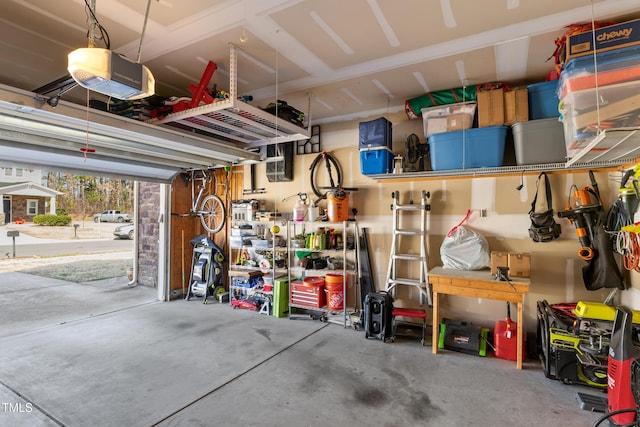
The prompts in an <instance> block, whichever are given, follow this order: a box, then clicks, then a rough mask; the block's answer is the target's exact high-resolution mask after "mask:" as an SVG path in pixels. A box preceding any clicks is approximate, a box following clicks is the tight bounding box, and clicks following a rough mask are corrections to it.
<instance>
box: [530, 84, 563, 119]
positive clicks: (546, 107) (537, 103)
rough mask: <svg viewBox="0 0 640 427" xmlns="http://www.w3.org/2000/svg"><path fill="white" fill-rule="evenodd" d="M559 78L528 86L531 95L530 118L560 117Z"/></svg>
mask: <svg viewBox="0 0 640 427" xmlns="http://www.w3.org/2000/svg"><path fill="white" fill-rule="evenodd" d="M557 88H558V80H549V81H548V82H542V83H535V84H532V85H529V86H527V92H528V95H529V120H539V119H549V118H551V117H560V113H559V112H558V104H559V103H560V100H559V99H558V93H557Z"/></svg>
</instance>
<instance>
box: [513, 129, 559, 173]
mask: <svg viewBox="0 0 640 427" xmlns="http://www.w3.org/2000/svg"><path fill="white" fill-rule="evenodd" d="M511 129H512V131H513V145H514V149H515V154H516V163H517V164H518V165H535V164H544V163H563V162H565V161H566V160H567V148H566V146H565V142H564V129H563V126H562V122H561V121H559V120H558V119H557V118H551V119H541V120H530V121H528V122H519V123H514V124H513V126H511Z"/></svg>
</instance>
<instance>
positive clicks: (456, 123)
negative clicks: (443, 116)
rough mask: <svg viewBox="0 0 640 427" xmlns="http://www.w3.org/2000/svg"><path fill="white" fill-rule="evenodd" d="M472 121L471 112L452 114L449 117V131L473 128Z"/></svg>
mask: <svg viewBox="0 0 640 427" xmlns="http://www.w3.org/2000/svg"><path fill="white" fill-rule="evenodd" d="M472 121H473V118H472V117H471V116H470V115H469V114H452V115H450V116H448V117H447V132H453V131H455V130H465V129H471V125H472Z"/></svg>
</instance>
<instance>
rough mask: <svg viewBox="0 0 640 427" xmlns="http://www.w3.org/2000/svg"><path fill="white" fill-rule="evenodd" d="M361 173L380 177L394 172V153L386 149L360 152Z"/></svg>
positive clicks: (371, 149)
mask: <svg viewBox="0 0 640 427" xmlns="http://www.w3.org/2000/svg"><path fill="white" fill-rule="evenodd" d="M360 172H361V173H362V174H363V175H378V174H381V173H392V172H393V153H392V152H391V150H389V149H388V148H386V147H378V148H370V149H368V150H360Z"/></svg>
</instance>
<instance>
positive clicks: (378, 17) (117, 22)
mask: <svg viewBox="0 0 640 427" xmlns="http://www.w3.org/2000/svg"><path fill="white" fill-rule="evenodd" d="M146 7H147V0H97V7H96V15H97V17H98V20H99V22H100V24H101V25H102V26H103V27H104V28H105V29H106V31H107V32H108V34H109V36H110V41H111V49H112V50H114V51H116V52H118V53H121V54H124V55H126V56H127V57H128V58H131V59H133V60H135V59H136V58H137V56H138V50H139V48H140V49H141V51H140V52H141V57H140V60H141V62H142V63H143V64H145V65H146V66H147V67H149V69H150V70H151V72H152V73H153V75H154V76H155V78H156V92H157V93H158V94H159V95H163V96H189V95H190V94H189V92H188V91H187V88H188V86H189V85H190V84H192V83H197V82H198V81H199V79H200V76H201V74H202V72H203V71H204V67H205V65H206V63H207V61H209V60H211V61H213V62H215V63H216V64H217V65H218V70H217V71H216V72H215V74H214V76H213V79H212V81H211V85H213V84H214V83H215V84H216V85H217V88H218V89H225V90H228V87H229V69H230V61H229V43H233V44H235V45H237V46H238V47H239V48H240V50H241V52H243V53H246V55H244V54H241V55H239V59H238V67H237V75H238V94H239V95H252V96H253V97H254V101H253V104H254V105H256V106H258V107H263V106H265V105H267V104H268V103H270V102H273V101H274V100H275V99H283V100H285V101H287V102H288V103H289V104H290V105H292V106H294V107H296V108H298V109H300V110H303V111H307V110H309V113H310V117H311V122H312V124H322V123H328V122H335V121H342V120H357V119H360V118H365V117H370V116H373V115H383V114H385V113H391V112H398V111H402V110H403V108H404V103H405V101H406V100H407V99H411V98H414V97H418V96H420V95H422V94H424V93H426V92H428V91H437V90H442V89H448V88H453V87H459V86H463V85H475V84H481V83H486V82H493V81H501V82H506V83H508V84H509V85H511V86H515V85H520V84H528V83H534V82H539V81H543V80H544V79H545V76H546V75H547V73H548V72H549V71H550V70H551V69H552V68H553V62H552V61H549V60H548V58H549V57H550V56H551V55H552V53H553V51H554V49H555V43H554V42H555V40H556V38H558V37H560V36H561V35H562V34H563V33H564V32H565V29H566V26H568V25H569V24H572V23H585V22H590V21H591V20H592V19H595V20H625V19H631V18H640V2H638V0H593V1H591V0H562V1H558V0H482V1H477V0H475V1H474V0H306V1H304V0H183V1H177V0H151V3H150V9H149V19H148V22H147V26H146V32H145V34H144V37H143V40H142V44H141V43H140V38H141V33H142V29H143V24H144V16H145V10H146ZM0 22H1V23H2V25H1V26H0V34H1V40H2V41H1V42H0V83H2V84H5V85H9V86H12V87H16V88H20V89H24V90H27V91H32V90H33V89H35V88H37V87H40V86H42V85H44V84H47V83H49V82H51V81H53V80H55V79H58V78H60V77H63V76H65V75H67V71H66V56H67V54H68V53H69V52H70V51H72V50H73V49H75V48H78V47H86V46H87V38H86V35H87V30H88V19H87V13H86V11H85V4H84V0H55V1H51V0H3V1H2V15H1V16H0ZM243 34H245V35H246V38H247V40H246V42H244V43H243V42H241V41H240V38H241V36H242V35H243ZM99 47H104V46H101V45H100V44H99ZM86 97H87V94H86V91H84V90H83V89H80V88H76V89H73V90H71V91H70V92H68V93H66V94H64V95H63V97H62V99H63V100H66V101H70V102H75V103H79V104H86ZM96 97H97V96H96Z"/></svg>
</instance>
